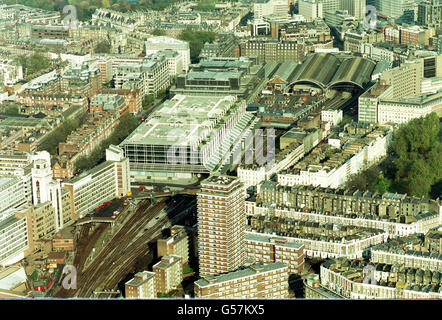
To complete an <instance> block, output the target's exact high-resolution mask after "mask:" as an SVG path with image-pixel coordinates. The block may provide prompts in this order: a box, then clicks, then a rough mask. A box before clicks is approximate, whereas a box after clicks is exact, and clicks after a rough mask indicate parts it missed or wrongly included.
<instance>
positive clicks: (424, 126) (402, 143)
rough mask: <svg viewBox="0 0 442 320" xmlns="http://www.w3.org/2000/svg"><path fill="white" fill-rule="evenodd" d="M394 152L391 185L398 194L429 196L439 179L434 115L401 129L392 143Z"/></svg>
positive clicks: (441, 169) (441, 164)
mask: <svg viewBox="0 0 442 320" xmlns="http://www.w3.org/2000/svg"><path fill="white" fill-rule="evenodd" d="M392 149H393V151H394V152H395V160H394V161H393V164H394V166H395V176H394V186H395V188H394V189H395V191H397V192H407V193H408V194H410V195H413V196H419V197H421V196H424V197H427V196H429V193H430V191H431V189H432V185H433V184H436V183H437V182H438V181H439V180H440V177H441V176H442V156H441V155H442V142H441V136H440V119H439V117H438V116H437V114H436V113H431V114H429V115H427V116H426V117H424V118H416V119H413V120H411V121H409V122H408V123H407V124H405V125H403V126H401V127H400V128H399V129H398V130H397V131H396V133H395V135H394V138H393V143H392Z"/></svg>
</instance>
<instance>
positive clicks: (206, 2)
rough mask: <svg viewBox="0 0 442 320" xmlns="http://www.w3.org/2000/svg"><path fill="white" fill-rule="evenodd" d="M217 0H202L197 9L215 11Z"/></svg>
mask: <svg viewBox="0 0 442 320" xmlns="http://www.w3.org/2000/svg"><path fill="white" fill-rule="evenodd" d="M215 2H216V1H215V0H200V1H199V2H198V5H197V6H196V8H195V10H197V11H214V10H215Z"/></svg>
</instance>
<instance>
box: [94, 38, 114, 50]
mask: <svg viewBox="0 0 442 320" xmlns="http://www.w3.org/2000/svg"><path fill="white" fill-rule="evenodd" d="M110 50H111V45H110V43H109V41H106V40H102V41H100V42H99V43H97V45H96V46H95V53H110Z"/></svg>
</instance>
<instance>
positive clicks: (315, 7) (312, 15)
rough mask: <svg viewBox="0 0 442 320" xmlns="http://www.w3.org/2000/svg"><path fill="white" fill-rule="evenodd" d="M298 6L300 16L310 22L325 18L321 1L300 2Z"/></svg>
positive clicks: (305, 0) (300, 0)
mask: <svg viewBox="0 0 442 320" xmlns="http://www.w3.org/2000/svg"><path fill="white" fill-rule="evenodd" d="M298 6H299V14H300V15H302V16H304V17H305V20H306V21H308V22H310V21H313V20H315V19H318V18H319V19H322V18H324V13H323V4H322V2H320V1H319V0H299V1H298Z"/></svg>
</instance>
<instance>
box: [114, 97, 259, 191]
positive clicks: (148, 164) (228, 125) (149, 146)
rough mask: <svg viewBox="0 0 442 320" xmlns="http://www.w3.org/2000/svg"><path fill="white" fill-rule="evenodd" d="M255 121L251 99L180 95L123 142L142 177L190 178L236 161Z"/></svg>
mask: <svg viewBox="0 0 442 320" xmlns="http://www.w3.org/2000/svg"><path fill="white" fill-rule="evenodd" d="M254 125H255V119H254V117H253V115H252V114H249V113H246V103H245V101H237V100H236V98H235V97H233V96H223V97H221V96H185V95H175V96H174V97H173V98H172V99H170V100H167V101H165V102H164V103H163V104H162V105H161V106H160V107H159V108H158V109H157V110H156V111H155V112H153V113H152V114H151V115H150V116H149V118H148V119H146V121H144V122H143V123H142V124H141V125H140V126H139V127H138V128H137V129H135V131H134V132H132V133H131V134H130V135H129V136H128V137H127V138H126V139H125V140H124V141H123V142H122V143H121V144H120V146H121V148H122V149H123V150H124V154H125V156H126V157H128V158H129V161H130V170H131V176H132V178H133V179H135V180H136V181H148V180H158V181H164V180H166V181H168V180H171V179H173V178H174V179H185V180H187V182H189V181H190V180H191V179H192V178H193V177H194V176H195V175H196V174H198V173H209V172H215V171H217V170H220V169H221V168H223V167H224V166H226V165H230V158H231V157H233V156H234V155H235V154H237V151H238V150H239V149H240V148H241V144H240V142H241V141H242V139H245V136H247V135H249V134H251V132H252V131H251V128H253V126H254ZM235 129H238V130H235ZM226 139H230V140H226ZM222 141H223V142H225V141H231V142H232V143H231V144H228V143H221V142H222ZM231 147H232V148H231Z"/></svg>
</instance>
